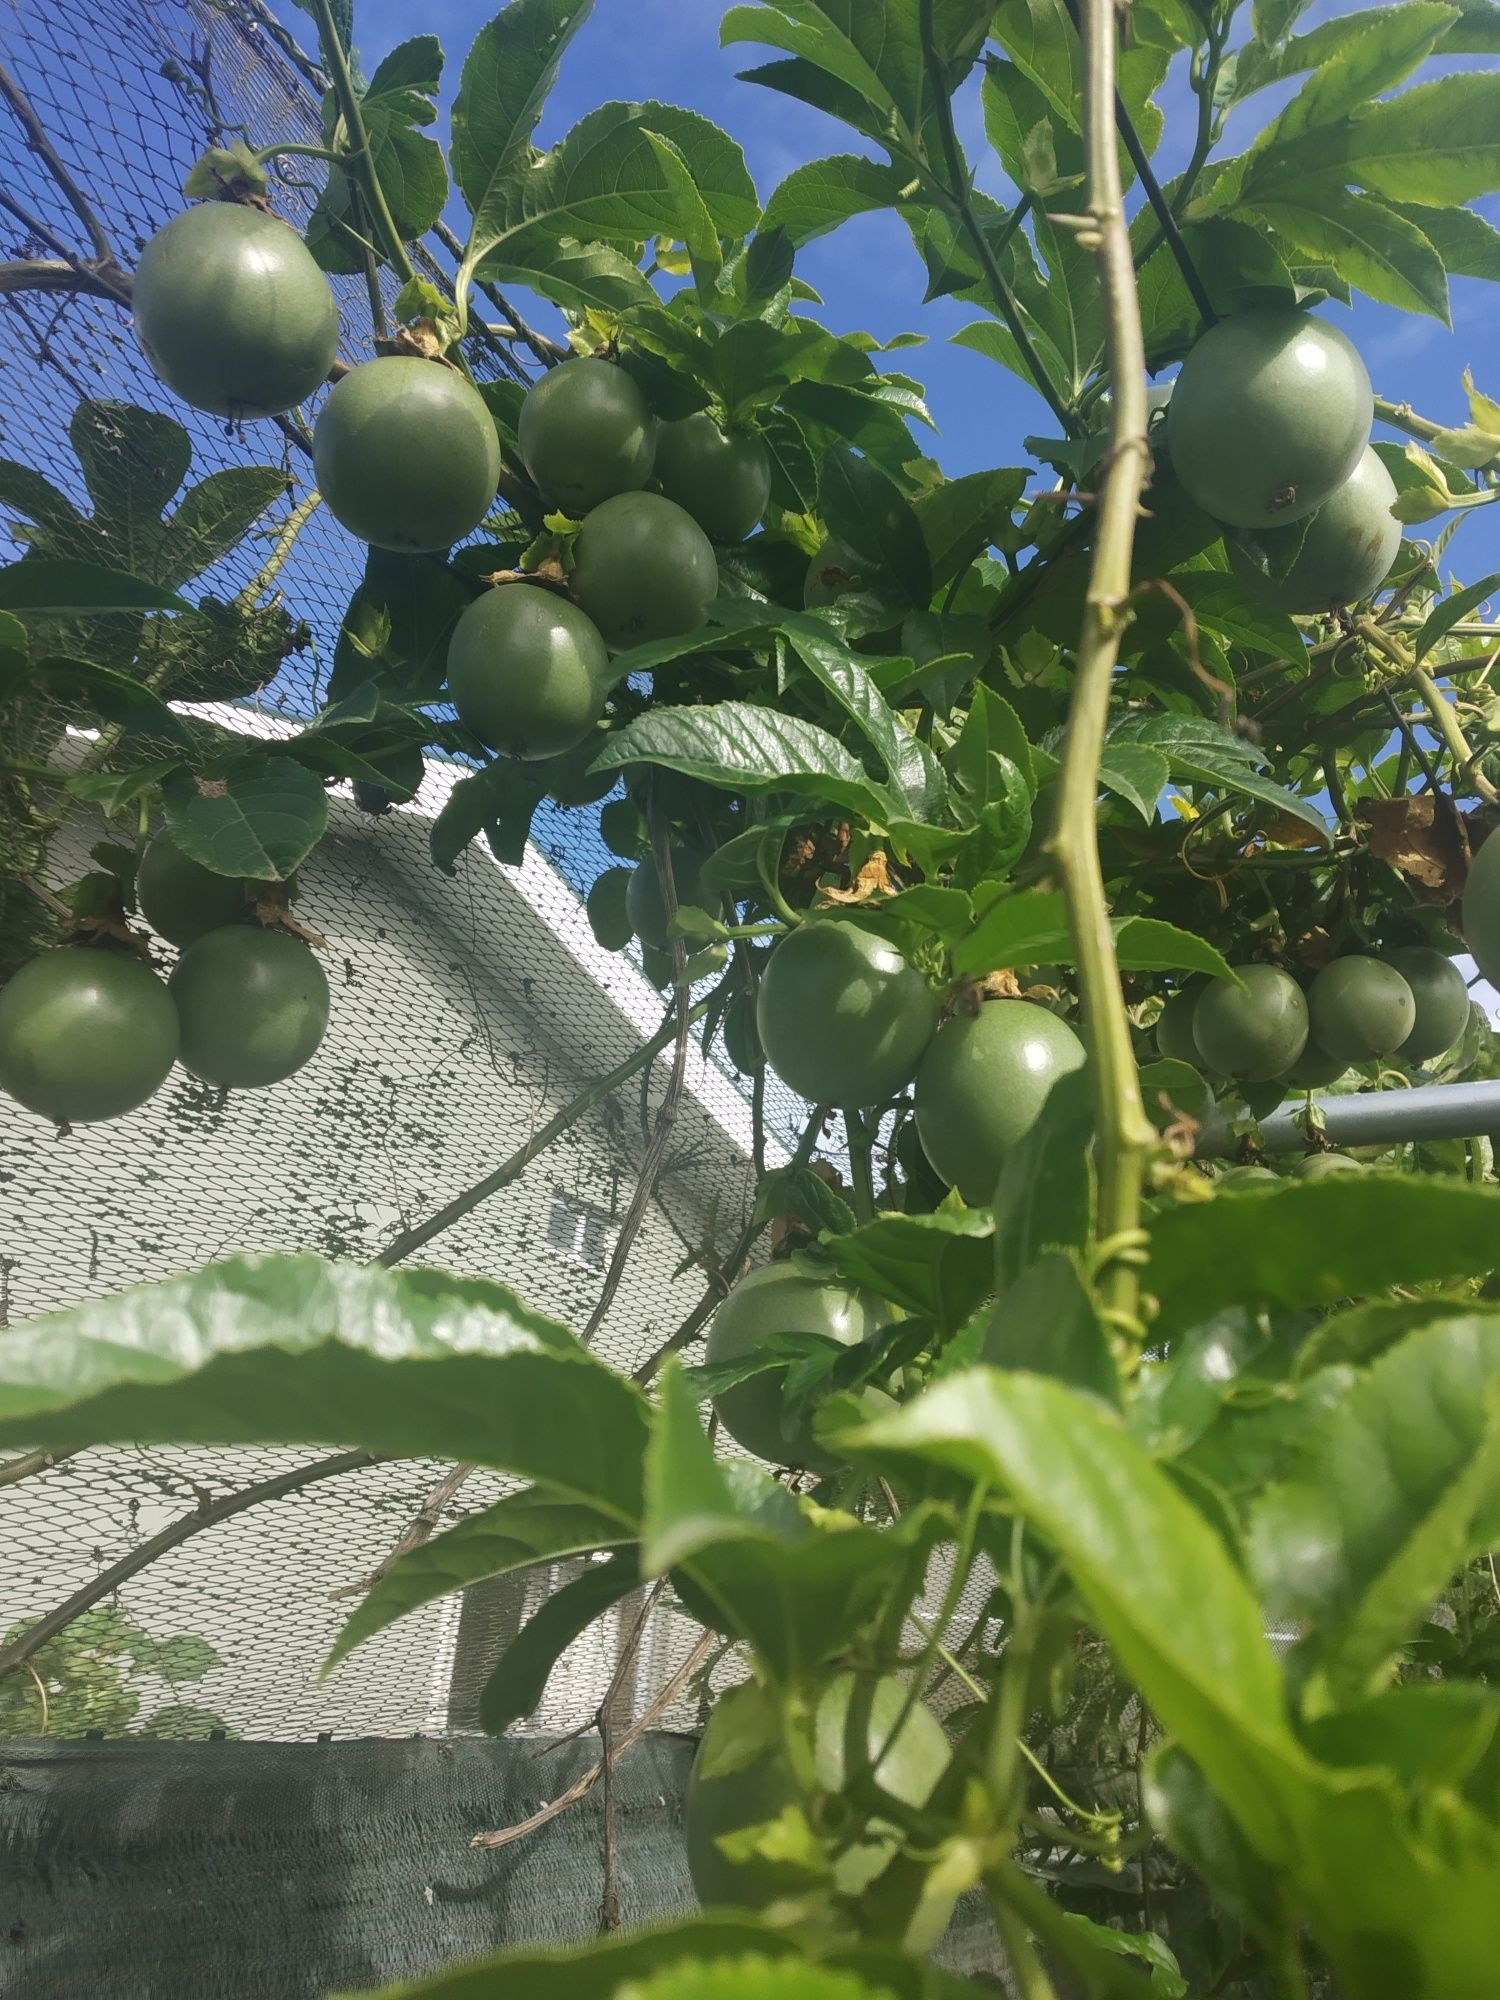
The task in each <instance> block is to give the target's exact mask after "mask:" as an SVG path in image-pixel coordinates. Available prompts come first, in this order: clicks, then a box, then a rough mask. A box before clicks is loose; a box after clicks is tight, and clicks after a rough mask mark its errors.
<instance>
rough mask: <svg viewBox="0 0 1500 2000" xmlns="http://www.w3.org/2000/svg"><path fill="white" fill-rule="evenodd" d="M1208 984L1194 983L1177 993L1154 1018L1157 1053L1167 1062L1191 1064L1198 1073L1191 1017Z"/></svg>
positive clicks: (1200, 1060) (1197, 1056) (1195, 981)
mask: <svg viewBox="0 0 1500 2000" xmlns="http://www.w3.org/2000/svg"><path fill="white" fill-rule="evenodd" d="M1207 983H1208V982H1207V981H1206V980H1202V979H1195V980H1194V981H1193V983H1192V984H1191V985H1190V986H1184V987H1183V989H1182V991H1181V992H1180V993H1174V994H1173V995H1172V997H1171V999H1170V1000H1168V1002H1167V1004H1166V1006H1165V1007H1163V1008H1162V1010H1161V1013H1160V1014H1159V1015H1158V1017H1157V1022H1156V1053H1157V1054H1158V1055H1159V1056H1161V1057H1162V1058H1163V1059H1164V1060H1165V1061H1167V1062H1185V1063H1191V1064H1192V1066H1193V1068H1194V1069H1197V1068H1198V1067H1199V1065H1200V1064H1201V1063H1202V1061H1203V1058H1202V1056H1200V1055H1199V1053H1198V1044H1197V1042H1196V1041H1195V1040H1194V1038H1193V1015H1194V1014H1195V1013H1196V1012H1197V1009H1198V999H1199V996H1200V994H1201V993H1202V992H1203V989H1204V987H1205V985H1206V984H1207Z"/></svg>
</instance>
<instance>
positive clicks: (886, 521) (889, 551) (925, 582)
mask: <svg viewBox="0 0 1500 2000" xmlns="http://www.w3.org/2000/svg"><path fill="white" fill-rule="evenodd" d="M818 500H819V505H820V507H821V509H822V513H823V518H824V520H825V521H826V522H827V524H828V529H829V532H830V534H832V535H834V536H835V537H836V538H837V539H838V540H839V541H841V542H843V543H845V544H846V546H847V547H849V548H851V549H852V550H853V551H854V553H855V555H857V556H861V557H863V558H864V560H865V561H866V562H867V563H870V564H871V565H872V566H873V567H874V569H875V573H876V574H877V575H878V576H879V577H880V578H881V580H882V582H885V581H890V582H892V583H894V584H895V585H896V587H897V588H898V590H899V591H900V593H901V597H902V600H903V601H904V603H906V604H907V605H909V606H911V607H912V608H913V609H914V610H918V611H922V610H925V609H926V607H927V602H928V599H929V598H930V597H931V596H932V565H931V563H930V561H929V560H928V556H927V544H926V542H925V541H924V540H923V537H922V529H921V525H920V523H919V522H918V520H917V517H916V514H915V512H914V511H913V509H912V505H911V502H910V501H909V500H908V499H907V498H906V497H905V495H904V494H903V493H902V492H901V490H900V488H899V487H898V486H896V484H895V483H894V481H892V480H891V479H890V478H888V477H887V475H886V474H885V473H884V472H882V471H881V470H880V468H879V466H877V465H873V464H871V462H870V460H869V459H868V458H861V457H860V456H859V454H858V453H857V452H852V451H850V450H849V449H848V447H847V446H846V445H841V444H836V445H833V446H832V447H831V448H830V449H829V451H828V452H827V453H826V455H825V456H824V459H823V469H822V475H821V478H820V480H819V483H818Z"/></svg>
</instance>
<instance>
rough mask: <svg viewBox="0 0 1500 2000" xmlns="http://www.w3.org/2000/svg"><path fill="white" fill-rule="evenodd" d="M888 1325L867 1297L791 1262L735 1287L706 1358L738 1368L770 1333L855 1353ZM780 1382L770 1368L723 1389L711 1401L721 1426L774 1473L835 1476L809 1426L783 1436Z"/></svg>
mask: <svg viewBox="0 0 1500 2000" xmlns="http://www.w3.org/2000/svg"><path fill="white" fill-rule="evenodd" d="M889 1317H890V1314H889V1311H888V1310H887V1308H886V1307H885V1306H884V1305H883V1304H882V1302H881V1301H880V1300H879V1299H877V1298H875V1297H873V1296H872V1295H871V1294H870V1293H868V1292H859V1291H855V1290H854V1289H853V1288H852V1287H850V1286H848V1285H845V1284H843V1283H842V1282H841V1281H840V1280H838V1279H837V1278H830V1277H829V1276H828V1275H827V1273H826V1272H825V1270H824V1269H823V1268H822V1267H821V1266H820V1265H817V1264H814V1263H812V1262H810V1261H809V1260H808V1259H806V1258H802V1257H788V1258H787V1259H786V1260H785V1261H784V1262H782V1263H779V1264H766V1265H763V1266H762V1267H761V1269H760V1270H758V1271H752V1272H751V1273H750V1274H749V1276H748V1277H744V1278H741V1279H740V1281H739V1283H738V1284H737V1285H736V1286H735V1287H734V1289H733V1291H731V1292H730V1294H729V1296H728V1298H727V1299H725V1301H724V1303H723V1304H722V1305H721V1306H720V1307H719V1309H718V1311H717V1312H716V1313H715V1314H714V1316H713V1319H712V1321H711V1322H710V1324H709V1329H708V1346H707V1358H708V1360H709V1362H710V1363H713V1362H716V1361H738V1360H740V1359H741V1358H742V1357H743V1356H745V1355H747V1354H754V1353H755V1352H756V1351H757V1350H758V1349H759V1348H760V1347H761V1346H762V1345H763V1343H764V1342H765V1341H766V1340H767V1339H768V1338H769V1337H770V1336H771V1335H772V1334H773V1333H815V1334H821V1335H822V1336H823V1337H824V1339H826V1340H836V1341H837V1342H838V1343H839V1345H840V1346H841V1347H855V1346H858V1345H859V1344H860V1343H861V1342H863V1341H866V1340H869V1339H871V1338H872V1336H873V1335H875V1334H876V1333H878V1332H879V1331H880V1329H881V1327H883V1326H884V1325H885V1323H886V1321H887V1320H888V1319H889ZM785 1379H786V1369H785V1368H771V1369H767V1370H766V1372H765V1373H764V1374H761V1375H752V1376H751V1377H750V1378H749V1379H748V1381H744V1382H736V1383H735V1384H734V1386H733V1387H732V1388H729V1389H721V1390H720V1392H719V1394H718V1395H717V1396H715V1397H714V1399H713V1402H714V1408H715V1410H717V1411H718V1414H719V1421H720V1423H721V1424H723V1426H724V1428H725V1430H726V1431H728V1433H729V1435H730V1436H731V1437H732V1438H733V1439H734V1440H735V1442H736V1443H737V1444H741V1445H743V1446H744V1448H745V1450H746V1451H751V1452H754V1453H755V1455H756V1457H757V1458H763V1459H765V1460H767V1462H768V1463H770V1464H771V1465H796V1466H801V1467H803V1468H805V1469H806V1470H808V1471H811V1472H819V1473H826V1472H832V1471H834V1470H836V1468H837V1466H838V1464H839V1463H840V1461H839V1460H838V1459H836V1458H834V1457H833V1455H832V1454H831V1453H830V1452H827V1451H824V1450H823V1449H822V1447H821V1446H820V1445H818V1444H816V1443H815V1442H814V1441H813V1436H812V1430H811V1427H810V1425H809V1424H805V1423H804V1424H803V1425H802V1426H801V1427H800V1428H799V1429H798V1430H797V1432H796V1433H795V1434H794V1435H793V1436H791V1437H788V1436H787V1435H786V1434H785V1432H784V1431H783V1429H782V1424H781V1407H782V1394H781V1392H782V1385H783V1383H784V1381H785Z"/></svg>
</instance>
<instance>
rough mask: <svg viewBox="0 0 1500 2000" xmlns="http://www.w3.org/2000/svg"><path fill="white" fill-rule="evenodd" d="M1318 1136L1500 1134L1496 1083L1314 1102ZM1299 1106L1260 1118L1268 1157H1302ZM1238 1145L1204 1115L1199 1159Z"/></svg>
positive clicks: (1382, 1141) (1353, 1141)
mask: <svg viewBox="0 0 1500 2000" xmlns="http://www.w3.org/2000/svg"><path fill="white" fill-rule="evenodd" d="M1314 1102H1315V1103H1316V1105H1317V1108H1318V1111H1319V1112H1320V1114H1321V1115H1322V1120H1323V1131H1324V1133H1325V1135H1326V1137H1327V1138H1328V1140H1329V1142H1330V1144H1332V1145H1335V1146H1381V1145H1398V1144H1400V1143H1402V1142H1404V1141H1410V1140H1414V1139H1472V1138H1477V1137H1479V1136H1481V1135H1483V1134H1488V1133H1491V1132H1494V1133H1500V1083H1427V1084H1421V1085H1419V1086H1418V1087H1417V1088H1416V1089H1415V1090H1372V1091H1366V1092H1362V1093H1361V1094H1359V1095H1358V1096H1349V1097H1323V1096H1319V1097H1316V1098H1315V1099H1314ZM1303 1108H1304V1101H1303V1100H1299V1101H1296V1102H1294V1103H1291V1104H1283V1105H1282V1106H1281V1107H1280V1109H1279V1110H1276V1111H1273V1112H1271V1113H1270V1114H1269V1116H1268V1117H1265V1118H1262V1119H1261V1120H1260V1121H1259V1125H1258V1127H1257V1137H1258V1139H1259V1141H1260V1144H1261V1146H1262V1147H1263V1148H1264V1150H1265V1151H1266V1152H1268V1153H1295V1152H1302V1151H1304V1150H1305V1149H1306V1146H1307V1136H1306V1134H1305V1132H1304V1131H1303V1129H1302V1123H1301V1122H1300V1121H1301V1119H1302V1114H1303ZM1238 1144H1239V1141H1238V1139H1237V1138H1236V1137H1234V1136H1233V1135H1231V1133H1230V1132H1229V1130H1228V1127H1227V1126H1226V1125H1225V1123H1224V1121H1223V1120H1222V1118H1219V1117H1217V1116H1216V1115H1215V1114H1213V1113H1210V1114H1209V1116H1208V1118H1207V1120H1206V1121H1205V1123H1204V1126H1203V1129H1202V1131H1201V1132H1200V1133H1199V1135H1198V1145H1197V1152H1198V1156H1199V1158H1200V1159H1222V1158H1224V1157H1225V1156H1227V1155H1228V1154H1230V1153H1232V1152H1234V1151H1235V1149H1236V1148H1237V1146H1238Z"/></svg>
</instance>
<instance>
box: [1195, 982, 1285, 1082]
mask: <svg viewBox="0 0 1500 2000" xmlns="http://www.w3.org/2000/svg"><path fill="white" fill-rule="evenodd" d="M1234 970H1235V972H1236V974H1237V975H1238V977H1239V980H1240V984H1239V985H1236V984H1235V983H1234V981H1233V980H1229V979H1212V980H1210V981H1209V983H1208V985H1207V986H1206V987H1205V988H1204V989H1203V992H1202V993H1201V994H1200V995H1199V999H1198V1006H1197V1010H1196V1011H1195V1013H1194V1015H1193V1040H1194V1041H1195V1042H1196V1043H1197V1045H1198V1057H1199V1061H1200V1062H1201V1063H1203V1064H1205V1065H1206V1066H1207V1067H1208V1068H1209V1069H1211V1070H1214V1071H1216V1072H1217V1073H1218V1074H1219V1075H1220V1076H1233V1077H1239V1078H1240V1079H1241V1080H1242V1081H1243V1082H1246V1083H1267V1082H1269V1081H1270V1079H1271V1078H1272V1077H1277V1076H1285V1075H1286V1072H1287V1071H1288V1070H1289V1069H1290V1068H1291V1066H1292V1064H1293V1063H1294V1062H1295V1061H1296V1060H1297V1058H1298V1056H1300V1055H1301V1053H1302V1051H1303V1049H1304V1048H1306V1046H1307V1001H1306V1000H1305V999H1304V998H1303V994H1302V988H1301V987H1300V986H1299V985H1298V984H1297V982H1296V980H1295V979H1293V977H1292V976H1291V974H1290V973H1289V972H1283V971H1282V970H1281V969H1280V967H1279V966H1275V965H1237V966H1236V967H1235V968H1234Z"/></svg>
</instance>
